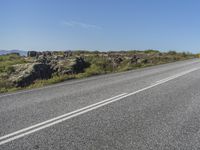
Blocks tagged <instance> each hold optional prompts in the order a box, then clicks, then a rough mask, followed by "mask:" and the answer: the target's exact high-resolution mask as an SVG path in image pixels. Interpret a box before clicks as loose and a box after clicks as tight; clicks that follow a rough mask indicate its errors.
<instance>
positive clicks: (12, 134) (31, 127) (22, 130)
mask: <svg viewBox="0 0 200 150" xmlns="http://www.w3.org/2000/svg"><path fill="white" fill-rule="evenodd" d="M125 94H127V93H122V94H120V95H117V96H114V97H111V98H109V99H105V100H103V101H100V102H97V103H94V104H91V105H88V106H86V107H83V108H80V109H77V110H75V111H72V112H69V113H66V114H63V115H61V116H58V117H55V118H52V119H49V120H46V121H44V122H41V123H38V124H35V125H32V126H30V127H28V128H24V129H21V130H18V131H16V132H13V133H10V134H7V135H5V136H2V137H0V141H1V140H3V139H5V138H8V137H10V136H14V135H16V134H20V133H22V132H25V131H27V130H31V129H33V128H36V127H39V126H42V125H44V124H47V123H49V122H52V121H55V120H58V119H61V118H63V117H66V116H69V115H72V114H74V113H77V112H80V111H83V110H85V109H88V108H90V107H94V106H96V105H99V104H101V103H105V102H107V101H110V100H112V99H115V98H118V97H121V96H123V95H125Z"/></svg>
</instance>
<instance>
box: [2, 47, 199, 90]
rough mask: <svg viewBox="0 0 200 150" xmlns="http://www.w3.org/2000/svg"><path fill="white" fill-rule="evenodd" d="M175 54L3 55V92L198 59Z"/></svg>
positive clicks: (30, 52) (52, 52)
mask: <svg viewBox="0 0 200 150" xmlns="http://www.w3.org/2000/svg"><path fill="white" fill-rule="evenodd" d="M195 57H197V55H194V54H191V53H185V52H183V53H178V52H176V51H169V52H160V51H157V50H146V51H137V50H132V51H110V52H99V51H44V52H36V51H29V52H28V54H27V56H20V55H19V54H18V53H12V54H6V55H1V56H0V93H4V92H11V91H16V90H20V89H29V88H36V87H42V86H45V85H50V84H55V83H59V82H63V81H66V80H70V79H80V78H85V77H90V76H94V75H101V74H108V73H115V72H123V71H127V70H133V69H137V68H142V67H148V66H153V65H158V64H164V63H169V62H175V61H179V60H186V59H191V58H195Z"/></svg>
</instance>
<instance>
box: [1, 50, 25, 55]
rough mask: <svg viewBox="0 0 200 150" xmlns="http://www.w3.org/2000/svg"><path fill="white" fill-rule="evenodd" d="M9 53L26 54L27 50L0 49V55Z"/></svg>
mask: <svg viewBox="0 0 200 150" xmlns="http://www.w3.org/2000/svg"><path fill="white" fill-rule="evenodd" d="M10 53H19V54H20V55H21V56H27V51H23V50H0V55H5V54H10Z"/></svg>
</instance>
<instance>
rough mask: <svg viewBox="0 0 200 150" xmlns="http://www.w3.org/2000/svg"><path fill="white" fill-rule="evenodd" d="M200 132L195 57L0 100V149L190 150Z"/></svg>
mask: <svg viewBox="0 0 200 150" xmlns="http://www.w3.org/2000/svg"><path fill="white" fill-rule="evenodd" d="M199 129H200V60H199V59H193V60H187V61H180V62H175V63H169V64H165V65H159V66H154V67H149V68H144V69H138V70H134V71H128V72H124V73H116V74H109V75H102V76H96V77H91V78H87V79H81V80H74V81H68V82H64V83H61V84H56V85H53V86H48V87H45V88H40V89H35V90H29V91H21V92H16V93H12V94H5V95H0V149H1V150H29V149H30V150H32V149H33V150H34V149H39V150H57V149H58V150H68V149H69V150H71V149H72V150H94V149H95V150H96V149H102V150H103V149H108V150H112V149H113V150H116V149H119V150H125V149H130V150H133V149H134V150H135V149H152V150H155V149H169V150H171V149H188V150H191V149H200V130H199Z"/></svg>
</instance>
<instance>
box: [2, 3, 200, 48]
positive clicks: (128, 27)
mask: <svg viewBox="0 0 200 150" xmlns="http://www.w3.org/2000/svg"><path fill="white" fill-rule="evenodd" d="M199 15H200V1H199V0H0V49H22V50H67V49H71V50H77V49H89V50H128V49H139V50H142V49H159V50H177V51H191V52H198V51H199V50H200V42H199V41H200V19H199Z"/></svg>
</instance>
